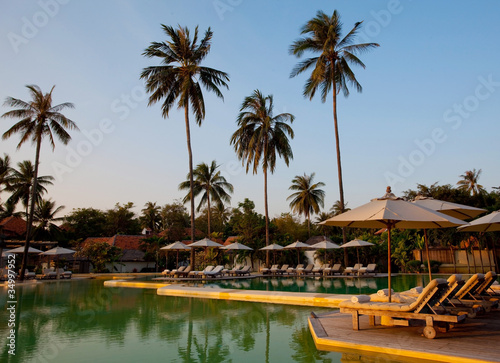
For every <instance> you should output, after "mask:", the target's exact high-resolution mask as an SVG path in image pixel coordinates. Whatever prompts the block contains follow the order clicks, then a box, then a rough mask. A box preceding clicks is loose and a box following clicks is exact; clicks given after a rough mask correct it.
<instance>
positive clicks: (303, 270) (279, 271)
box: [260, 263, 377, 276]
mask: <svg viewBox="0 0 500 363" xmlns="http://www.w3.org/2000/svg"><path fill="white" fill-rule="evenodd" d="M376 269H377V265H376V264H369V265H368V266H366V267H363V265H362V264H356V265H354V267H346V268H345V269H344V271H342V266H341V265H340V264H339V263H337V264H335V265H333V267H330V264H328V263H325V264H323V265H321V266H314V265H313V264H309V265H307V266H306V267H304V265H302V264H301V265H297V267H296V268H294V267H289V265H283V266H281V267H280V266H279V265H273V266H272V267H271V268H262V269H260V272H261V273H262V274H264V275H313V276H314V275H316V274H317V275H319V276H333V275H336V274H339V275H340V274H342V273H343V274H345V275H349V274H351V275H354V274H355V273H356V274H358V276H359V275H364V274H373V273H375V272H376Z"/></svg>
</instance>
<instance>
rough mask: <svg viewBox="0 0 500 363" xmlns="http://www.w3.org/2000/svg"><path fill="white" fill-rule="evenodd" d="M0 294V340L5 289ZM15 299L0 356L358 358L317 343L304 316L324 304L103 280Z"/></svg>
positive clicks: (44, 287)
mask: <svg viewBox="0 0 500 363" xmlns="http://www.w3.org/2000/svg"><path fill="white" fill-rule="evenodd" d="M247 281H248V282H251V283H253V284H257V283H261V284H267V283H268V282H265V280H261V281H260V282H259V281H258V280H247ZM282 282H283V281H282ZM314 282H315V281H314V280H311V281H310V283H312V284H313V285H314ZM269 284H271V283H270V282H269ZM271 285H272V284H271ZM299 285H300V284H299ZM313 285H312V286H313ZM349 293H351V292H349ZM0 294H1V295H0V303H1V306H2V307H3V308H2V312H1V313H0V317H1V319H0V321H1V323H0V336H1V337H2V338H3V341H4V342H5V341H7V339H6V338H7V336H8V335H9V328H8V327H7V321H8V319H9V314H8V312H7V310H6V308H7V301H8V300H7V296H6V295H7V294H6V289H4V288H2V290H0ZM16 300H17V307H16V316H15V320H16V324H17V326H16V355H15V356H12V355H9V354H8V347H7V346H6V344H2V347H1V348H0V361H1V362H23V363H24V362H75V363H76V362H121V363H123V362H154V361H161V362H238V363H239V362H244V363H250V362H341V361H342V362H348V361H357V362H359V361H364V358H363V354H358V353H356V352H351V353H349V354H346V353H337V352H325V351H319V350H317V349H316V347H315V345H314V342H313V340H312V337H311V334H310V332H309V329H308V326H307V317H308V316H309V314H310V312H311V310H314V311H315V312H317V313H322V312H326V311H328V310H326V309H319V308H310V307H297V306H287V305H276V304H262V303H249V302H236V301H221V300H208V299H194V298H181V297H166V296H158V295H156V290H149V289H133V288H108V287H104V286H103V281H102V280H80V281H76V280H74V281H59V282H56V281H54V282H46V283H41V284H36V285H33V286H27V285H25V286H19V287H17V288H16ZM373 359H374V358H373V357H370V358H369V361H373ZM375 359H377V358H375ZM383 361H384V362H398V360H397V359H396V358H394V359H393V357H387V356H386V357H384V358H383Z"/></svg>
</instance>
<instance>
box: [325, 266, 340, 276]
mask: <svg viewBox="0 0 500 363" xmlns="http://www.w3.org/2000/svg"><path fill="white" fill-rule="evenodd" d="M341 269H342V265H341V264H340V263H336V264H335V265H333V267H328V268H325V269H323V276H330V275H335V274H339V275H340V272H341Z"/></svg>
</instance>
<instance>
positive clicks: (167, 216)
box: [161, 201, 189, 242]
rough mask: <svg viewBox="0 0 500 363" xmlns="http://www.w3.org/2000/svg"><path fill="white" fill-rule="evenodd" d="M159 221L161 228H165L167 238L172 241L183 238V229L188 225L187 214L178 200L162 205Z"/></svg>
mask: <svg viewBox="0 0 500 363" xmlns="http://www.w3.org/2000/svg"><path fill="white" fill-rule="evenodd" d="M161 221H162V222H161V223H162V229H163V230H167V236H166V237H167V240H168V241H170V242H174V241H178V240H182V239H183V237H184V234H185V233H184V230H185V228H187V227H188V226H189V214H188V213H187V210H186V207H184V205H183V204H182V203H181V202H180V201H175V202H174V203H171V204H165V205H164V206H163V208H162V209H161Z"/></svg>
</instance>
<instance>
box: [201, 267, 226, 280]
mask: <svg viewBox="0 0 500 363" xmlns="http://www.w3.org/2000/svg"><path fill="white" fill-rule="evenodd" d="M222 270H224V266H222V265H218V266H216V267H215V268H214V269H213V270H212V271H203V275H204V276H206V277H217V276H220V275H222Z"/></svg>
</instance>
